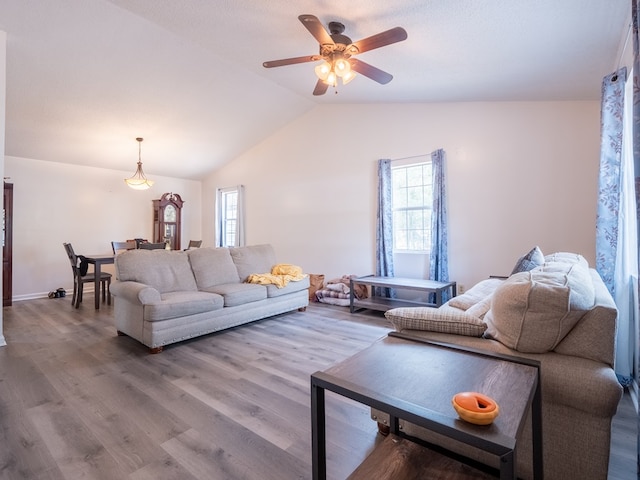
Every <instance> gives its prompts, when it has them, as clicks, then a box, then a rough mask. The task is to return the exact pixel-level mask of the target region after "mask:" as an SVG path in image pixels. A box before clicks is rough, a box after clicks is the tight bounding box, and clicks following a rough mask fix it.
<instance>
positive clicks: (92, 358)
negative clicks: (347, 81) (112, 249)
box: [0, 295, 636, 480]
mask: <svg viewBox="0 0 640 480" xmlns="http://www.w3.org/2000/svg"><path fill="white" fill-rule="evenodd" d="M92 305H93V302H92V298H91V296H90V295H89V296H87V297H86V298H85V299H84V304H83V305H82V306H81V307H80V309H78V310H75V309H73V308H71V305H70V298H62V299H41V300H30V301H25V302H16V303H14V305H13V306H12V307H6V308H4V334H5V337H6V340H7V343H8V345H7V346H6V347H3V348H0V479H38V480H39V479H79V478H83V479H85V478H86V479H94V478H95V479H118V480H120V479H131V480H144V479H154V480H163V479H181V480H183V479H184V480H189V479H213V480H218V479H225V480H227V479H229V480H233V479H247V480H251V479H260V480H270V479H274V480H287V479H308V478H310V477H311V473H310V472H311V445H310V443H311V442H310V423H311V421H310V409H309V403H310V401H309V398H310V397H309V376H310V375H311V374H312V373H313V372H315V371H317V370H322V369H325V368H326V367H328V366H329V365H331V364H333V363H335V362H337V361H339V360H342V359H344V358H347V357H349V356H350V355H352V354H354V353H355V352H357V351H359V350H362V349H363V348H365V347H367V346H368V345H370V344H371V343H372V342H374V341H375V340H376V339H378V338H380V337H382V336H384V335H386V333H387V332H388V331H389V330H390V326H389V325H388V324H387V323H386V321H385V319H384V317H383V316H382V315H381V314H380V313H377V312H365V313H359V314H355V315H351V314H349V313H348V310H347V309H344V308H340V307H331V306H326V305H311V306H310V307H309V308H308V309H307V311H306V312H294V313H290V314H285V315H279V316H277V317H273V318H271V319H266V320H262V321H259V322H255V323H252V324H250V325H246V326H242V327H238V328H235V329H232V330H229V331H226V332H221V333H218V334H213V335H209V336H206V337H202V338H199V339H195V340H192V341H188V342H183V343H181V344H179V345H175V346H169V347H167V348H166V349H165V351H164V352H163V353H161V354H159V355H150V354H149V353H148V349H147V348H146V347H144V346H142V345H140V344H139V343H137V342H136V341H134V340H132V339H130V338H128V337H118V336H116V334H115V329H114V327H113V326H112V325H111V317H112V307H107V306H104V305H103V308H101V309H100V310H99V311H95V310H94V309H93V307H92ZM635 418H636V416H635V413H634V410H633V406H632V405H631V401H630V400H629V396H628V395H625V398H624V399H623V402H622V404H621V408H620V409H619V413H618V416H617V417H616V419H615V421H614V424H615V425H614V438H613V441H612V444H613V453H612V462H611V469H610V471H611V475H610V477H609V478H610V479H620V480H623V479H624V480H626V479H631V478H636V473H635V470H636V469H635V463H636V443H635V442H636V427H635V425H636V422H635ZM630 424H632V425H631V426H630ZM327 433H328V459H327V466H328V471H329V475H328V476H329V478H334V479H343V478H345V477H346V476H347V475H348V474H349V473H351V472H352V471H353V470H354V469H355V467H356V466H357V465H358V464H359V463H360V462H361V461H362V460H363V459H364V458H365V457H366V455H367V454H368V453H369V452H370V451H371V449H372V448H373V447H374V446H375V445H376V443H377V442H379V441H381V437H380V436H378V435H377V434H376V426H375V423H374V422H373V421H371V420H370V418H369V411H368V409H367V408H365V407H363V406H361V405H358V404H356V403H354V402H351V401H349V400H346V399H343V398H342V397H339V396H337V395H333V394H331V393H327Z"/></svg>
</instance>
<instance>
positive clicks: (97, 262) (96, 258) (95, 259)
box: [84, 253, 115, 310]
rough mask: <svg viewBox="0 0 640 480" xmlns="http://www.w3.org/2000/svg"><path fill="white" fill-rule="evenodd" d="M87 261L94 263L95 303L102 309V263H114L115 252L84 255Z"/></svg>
mask: <svg viewBox="0 0 640 480" xmlns="http://www.w3.org/2000/svg"><path fill="white" fill-rule="evenodd" d="M84 258H85V259H86V261H87V263H90V264H91V265H93V271H94V277H95V281H94V292H95V293H94V297H95V305H96V310H99V309H100V274H101V270H102V265H109V264H113V262H114V259H115V255H114V254H112V253H111V254H103V255H84ZM107 295H111V293H109V292H107Z"/></svg>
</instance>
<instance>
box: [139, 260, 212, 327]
mask: <svg viewBox="0 0 640 480" xmlns="http://www.w3.org/2000/svg"><path fill="white" fill-rule="evenodd" d="M149 251H151V250H149ZM222 307H223V299H222V297H221V296H220V295H216V294H213V293H206V292H197V291H196V292H168V293H163V294H162V295H161V301H160V302H159V303H153V304H150V305H145V307H144V319H145V320H146V321H148V322H155V321H159V320H168V319H170V318H177V317H185V316H188V315H195V314H197V313H203V312H210V311H213V310H220V309H221V308H222Z"/></svg>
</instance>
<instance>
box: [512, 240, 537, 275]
mask: <svg viewBox="0 0 640 480" xmlns="http://www.w3.org/2000/svg"><path fill="white" fill-rule="evenodd" d="M544 262H545V258H544V254H543V253H542V250H540V247H538V246H537V245H536V246H535V247H533V248H532V249H531V250H530V251H529V252H528V253H526V254H524V255H523V256H521V257H520V258H519V259H518V261H517V262H516V264H515V266H514V267H513V270H512V271H511V275H513V274H514V273H520V272H528V271H529V270H533V269H534V268H535V267H538V266H540V265H542V264H543V263H544Z"/></svg>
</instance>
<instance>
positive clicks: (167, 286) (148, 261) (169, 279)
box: [115, 250, 198, 294]
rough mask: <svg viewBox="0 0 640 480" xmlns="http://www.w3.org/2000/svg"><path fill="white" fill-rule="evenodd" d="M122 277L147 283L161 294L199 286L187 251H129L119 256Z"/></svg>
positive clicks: (117, 257)
mask: <svg viewBox="0 0 640 480" xmlns="http://www.w3.org/2000/svg"><path fill="white" fill-rule="evenodd" d="M115 265H116V270H117V276H118V280H120V281H122V282H126V281H133V282H139V283H144V284H146V285H149V286H150V287H153V288H155V289H156V290H158V291H159V292H160V293H161V294H162V293H167V292H179V291H195V290H197V289H198V287H197V286H196V280H195V278H194V276H193V271H192V270H191V265H190V263H189V257H188V256H187V253H186V252H181V251H175V250H174V251H169V250H128V251H126V252H122V253H120V254H119V255H116V258H115Z"/></svg>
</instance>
